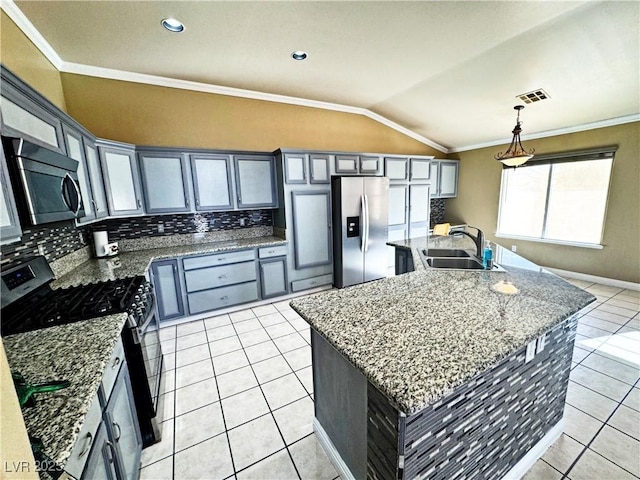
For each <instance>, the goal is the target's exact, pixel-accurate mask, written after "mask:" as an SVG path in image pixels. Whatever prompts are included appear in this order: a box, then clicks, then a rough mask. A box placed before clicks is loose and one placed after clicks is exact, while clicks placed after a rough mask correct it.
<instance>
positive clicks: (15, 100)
mask: <svg viewBox="0 0 640 480" xmlns="http://www.w3.org/2000/svg"><path fill="white" fill-rule="evenodd" d="M0 109H1V111H2V135H4V136H5V137H22V138H25V139H27V140H30V141H31V142H33V143H36V144H38V145H42V146H43V147H46V148H49V149H51V150H55V151H57V152H59V153H63V154H64V153H65V148H64V139H63V134H62V122H61V121H60V120H59V119H58V118H57V117H55V116H54V115H52V114H51V113H49V112H48V111H46V110H45V109H44V108H42V107H40V106H39V105H37V104H36V103H35V102H33V101H31V100H30V99H29V98H27V97H26V96H25V95H24V94H23V93H21V92H20V91H18V89H16V88H15V87H14V86H13V85H12V84H11V83H9V82H6V81H5V82H3V85H2V101H1V102H0Z"/></svg>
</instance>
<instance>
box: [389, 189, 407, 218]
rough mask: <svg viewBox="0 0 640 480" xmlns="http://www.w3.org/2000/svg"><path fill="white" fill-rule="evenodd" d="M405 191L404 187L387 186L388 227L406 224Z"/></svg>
mask: <svg viewBox="0 0 640 480" xmlns="http://www.w3.org/2000/svg"><path fill="white" fill-rule="evenodd" d="M407 190H408V187H407V186H406V185H390V186H389V204H388V205H389V216H388V218H389V225H402V224H405V223H407V207H408V204H407V200H408V199H407Z"/></svg>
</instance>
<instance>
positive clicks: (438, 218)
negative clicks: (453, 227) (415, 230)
mask: <svg viewBox="0 0 640 480" xmlns="http://www.w3.org/2000/svg"><path fill="white" fill-rule="evenodd" d="M445 203H446V200H445V199H444V198H432V199H431V217H430V218H431V225H430V226H429V228H433V226H434V225H435V224H436V223H443V222H444V221H445V212H444V207H445Z"/></svg>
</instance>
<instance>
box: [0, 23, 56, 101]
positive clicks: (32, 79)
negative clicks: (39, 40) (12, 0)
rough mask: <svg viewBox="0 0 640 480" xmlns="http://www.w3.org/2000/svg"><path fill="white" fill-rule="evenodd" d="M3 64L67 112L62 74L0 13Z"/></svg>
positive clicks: (0, 54) (0, 43)
mask: <svg viewBox="0 0 640 480" xmlns="http://www.w3.org/2000/svg"><path fill="white" fill-rule="evenodd" d="M0 62H2V64H3V65H4V66H5V67H7V68H8V69H9V70H11V71H12V72H13V73H15V74H16V75H18V77H20V78H21V79H22V80H24V81H25V82H26V83H28V84H29V85H30V86H31V87H33V88H34V89H35V90H37V91H38V92H39V93H40V94H42V95H43V96H44V97H46V98H47V99H48V100H49V101H50V102H52V103H53V104H54V105H56V106H57V107H59V108H61V109H62V110H65V108H66V107H65V101H64V93H63V90H62V82H61V80H60V73H59V72H58V70H57V69H56V67H54V66H53V65H52V64H51V63H50V62H49V60H47V58H46V57H45V56H44V55H43V54H42V53H41V52H40V50H38V49H37V48H36V47H35V45H34V44H33V43H31V40H29V39H28V38H27V37H26V36H25V34H24V33H22V31H21V30H20V29H19V28H18V27H17V26H16V24H15V23H13V20H11V19H10V18H9V17H8V16H7V14H6V13H4V11H2V12H0Z"/></svg>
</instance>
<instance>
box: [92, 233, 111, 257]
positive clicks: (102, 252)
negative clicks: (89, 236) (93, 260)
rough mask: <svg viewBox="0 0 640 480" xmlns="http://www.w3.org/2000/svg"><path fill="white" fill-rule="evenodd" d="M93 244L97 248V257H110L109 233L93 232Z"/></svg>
mask: <svg viewBox="0 0 640 480" xmlns="http://www.w3.org/2000/svg"><path fill="white" fill-rule="evenodd" d="M93 244H94V245H95V248H96V257H106V256H107V255H108V252H107V245H108V244H109V236H108V235H107V232H105V231H100V232H93Z"/></svg>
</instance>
